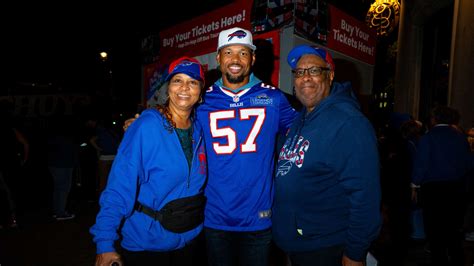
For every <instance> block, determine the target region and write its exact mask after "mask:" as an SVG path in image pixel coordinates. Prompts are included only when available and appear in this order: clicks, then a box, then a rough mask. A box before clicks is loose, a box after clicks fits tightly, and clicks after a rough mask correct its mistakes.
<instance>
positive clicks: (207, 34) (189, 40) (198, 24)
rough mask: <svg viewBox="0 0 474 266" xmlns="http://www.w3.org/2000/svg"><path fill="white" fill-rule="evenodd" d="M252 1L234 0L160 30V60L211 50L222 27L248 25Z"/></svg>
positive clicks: (244, 26) (215, 44)
mask: <svg viewBox="0 0 474 266" xmlns="http://www.w3.org/2000/svg"><path fill="white" fill-rule="evenodd" d="M252 2H253V1H245V0H238V1H235V2H233V3H231V4H229V5H226V6H224V7H221V8H219V9H216V10H215V11H212V12H209V13H206V14H204V15H202V16H199V17H197V18H195V19H192V20H189V21H187V22H184V23H181V24H178V25H177V26H174V27H171V28H168V29H166V30H164V31H161V32H160V41H161V44H160V61H161V63H167V62H170V61H171V60H173V59H175V58H178V57H180V56H191V57H194V56H199V55H203V54H208V53H211V52H214V51H215V50H216V48H217V37H218V36H219V32H221V31H222V30H225V29H228V28H232V27H241V28H246V29H250V27H251V26H250V25H251V21H250V12H251V8H252Z"/></svg>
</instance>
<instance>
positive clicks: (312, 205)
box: [272, 45, 381, 266]
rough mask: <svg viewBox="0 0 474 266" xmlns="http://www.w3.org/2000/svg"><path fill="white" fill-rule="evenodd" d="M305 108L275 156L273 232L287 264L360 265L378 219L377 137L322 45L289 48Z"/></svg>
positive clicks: (374, 233)
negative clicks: (276, 158)
mask: <svg viewBox="0 0 474 266" xmlns="http://www.w3.org/2000/svg"><path fill="white" fill-rule="evenodd" d="M288 63H289V65H290V67H291V68H292V72H293V75H294V87H295V93H296V97H297V98H298V100H299V101H300V102H301V103H302V104H303V106H304V108H303V110H302V112H301V114H300V115H299V116H298V117H297V118H296V119H295V121H294V122H293V124H292V126H291V128H290V129H289V131H288V133H287V136H286V141H285V143H284V145H283V147H282V148H281V150H280V152H279V156H278V164H277V168H276V177H275V202H274V206H273V216H272V220H273V228H272V231H273V238H274V240H275V242H276V244H277V245H278V246H279V247H280V248H281V249H282V250H284V251H285V252H286V253H287V254H288V256H289V258H290V261H291V263H292V265H300V266H306V265H307V266H309V265H324V266H340V265H344V266H349V265H350V266H362V265H364V263H365V258H366V255H367V252H368V249H369V246H370V244H371V242H372V241H373V240H374V239H375V238H376V237H377V235H378V232H379V229H380V226H381V212H380V200H381V195H380V180H379V179H380V176H379V159H378V150H377V140H376V137H375V132H374V129H373V127H372V125H371V124H370V122H369V120H368V119H367V118H366V117H365V116H364V115H363V114H362V113H361V111H360V108H359V104H358V102H357V100H356V98H355V96H354V94H353V92H352V90H351V88H350V84H349V83H336V82H333V79H334V70H335V65H334V62H333V60H332V57H331V55H330V54H329V52H328V51H326V50H325V49H322V48H317V47H313V46H308V45H300V46H297V47H295V48H293V49H292V50H291V51H290V53H289V54H288Z"/></svg>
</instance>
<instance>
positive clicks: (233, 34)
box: [227, 30, 247, 42]
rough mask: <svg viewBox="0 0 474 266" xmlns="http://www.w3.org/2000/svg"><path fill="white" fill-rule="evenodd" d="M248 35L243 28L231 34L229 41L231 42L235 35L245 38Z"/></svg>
mask: <svg viewBox="0 0 474 266" xmlns="http://www.w3.org/2000/svg"><path fill="white" fill-rule="evenodd" d="M245 36H247V33H245V31H243V30H238V31H236V32H234V33H231V34H229V35H228V36H227V37H228V38H229V39H228V40H227V41H228V42H230V41H231V40H232V39H233V38H234V37H237V38H239V39H242V38H245Z"/></svg>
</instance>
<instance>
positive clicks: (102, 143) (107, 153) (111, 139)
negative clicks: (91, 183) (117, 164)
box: [88, 119, 122, 194]
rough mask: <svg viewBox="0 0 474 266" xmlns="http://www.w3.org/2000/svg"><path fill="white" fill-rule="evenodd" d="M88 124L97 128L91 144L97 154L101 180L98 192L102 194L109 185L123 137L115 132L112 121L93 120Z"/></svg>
mask: <svg viewBox="0 0 474 266" xmlns="http://www.w3.org/2000/svg"><path fill="white" fill-rule="evenodd" d="M88 123H89V126H90V127H92V128H95V135H93V136H92V137H91V138H90V140H89V143H90V144H91V145H92V147H94V149H95V150H96V152H97V159H98V163H97V176H98V179H99V180H98V182H99V184H98V188H97V191H98V192H99V194H100V193H101V192H102V191H103V190H104V188H105V185H106V184H107V177H108V176H109V172H110V168H111V167H112V163H113V162H114V159H115V155H116V154H117V149H118V146H119V144H120V140H121V138H122V137H121V136H120V134H119V132H118V131H117V130H115V128H114V127H113V125H112V122H111V121H107V122H99V121H97V120H95V119H92V120H89V121H88Z"/></svg>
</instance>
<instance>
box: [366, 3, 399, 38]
mask: <svg viewBox="0 0 474 266" xmlns="http://www.w3.org/2000/svg"><path fill="white" fill-rule="evenodd" d="M399 17H400V3H398V0H375V2H374V3H373V4H372V5H371V6H370V9H369V11H368V12H367V16H366V17H365V22H366V23H367V25H369V27H371V28H375V29H376V30H377V35H383V36H387V35H388V34H389V33H390V32H392V31H393V29H394V28H395V27H396V26H397V24H398V19H399Z"/></svg>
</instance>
